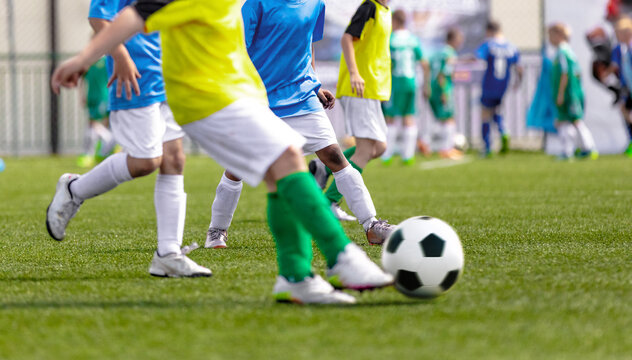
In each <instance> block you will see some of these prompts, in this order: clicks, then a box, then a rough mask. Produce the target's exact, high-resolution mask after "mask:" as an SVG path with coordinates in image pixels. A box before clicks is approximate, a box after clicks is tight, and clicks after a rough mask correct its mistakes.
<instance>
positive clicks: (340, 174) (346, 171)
mask: <svg viewBox="0 0 632 360" xmlns="http://www.w3.org/2000/svg"><path fill="white" fill-rule="evenodd" d="M354 170H355V168H354V167H353V165H351V164H349V165H347V166H346V167H344V168H343V169H342V170H340V171H337V172H335V173H333V175H334V178H335V179H340V178H342V177H345V176H348V175H351V174H353V172H354Z"/></svg>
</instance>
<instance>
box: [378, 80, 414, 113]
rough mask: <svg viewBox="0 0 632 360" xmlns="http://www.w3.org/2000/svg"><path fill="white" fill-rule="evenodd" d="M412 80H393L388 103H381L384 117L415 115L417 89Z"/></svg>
mask: <svg viewBox="0 0 632 360" xmlns="http://www.w3.org/2000/svg"><path fill="white" fill-rule="evenodd" d="M414 81H415V80H414V79H403V80H398V79H397V78H393V90H392V92H391V98H390V100H389V101H387V102H384V103H382V110H383V111H384V116H386V117H397V116H409V115H415V114H417V106H416V101H415V100H416V98H417V88H416V85H415V82H414Z"/></svg>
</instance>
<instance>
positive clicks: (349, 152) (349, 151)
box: [325, 146, 356, 175]
mask: <svg viewBox="0 0 632 360" xmlns="http://www.w3.org/2000/svg"><path fill="white" fill-rule="evenodd" d="M355 149H356V147H355V146H352V147H350V148H348V149H347V150H345V151H344V152H343V154H344V155H345V157H346V158H347V160H349V159H351V157H352V156H353V154H355ZM325 169H326V170H327V175H331V174H333V172H332V171H331V169H330V168H328V167H326V166H325Z"/></svg>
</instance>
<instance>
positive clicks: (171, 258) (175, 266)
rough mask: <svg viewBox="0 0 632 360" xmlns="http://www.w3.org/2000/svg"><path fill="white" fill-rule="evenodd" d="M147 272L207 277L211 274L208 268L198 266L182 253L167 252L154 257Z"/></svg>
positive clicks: (172, 275)
mask: <svg viewBox="0 0 632 360" xmlns="http://www.w3.org/2000/svg"><path fill="white" fill-rule="evenodd" d="M149 274H151V275H153V276H159V277H174V278H177V277H209V276H211V275H213V273H212V272H211V270H210V269H207V268H205V267H204V266H200V265H198V264H196V263H195V261H193V260H191V259H189V258H188V257H187V256H186V255H183V254H175V253H173V254H167V255H165V256H158V252H154V258H153V259H152V260H151V266H149Z"/></svg>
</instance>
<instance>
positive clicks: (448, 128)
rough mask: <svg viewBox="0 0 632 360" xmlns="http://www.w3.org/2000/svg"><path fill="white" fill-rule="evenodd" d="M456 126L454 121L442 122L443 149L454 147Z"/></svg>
mask: <svg viewBox="0 0 632 360" xmlns="http://www.w3.org/2000/svg"><path fill="white" fill-rule="evenodd" d="M454 128H455V125H454V123H452V122H442V123H441V140H442V142H441V143H442V145H441V150H442V151H448V150H452V149H453V148H454Z"/></svg>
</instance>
